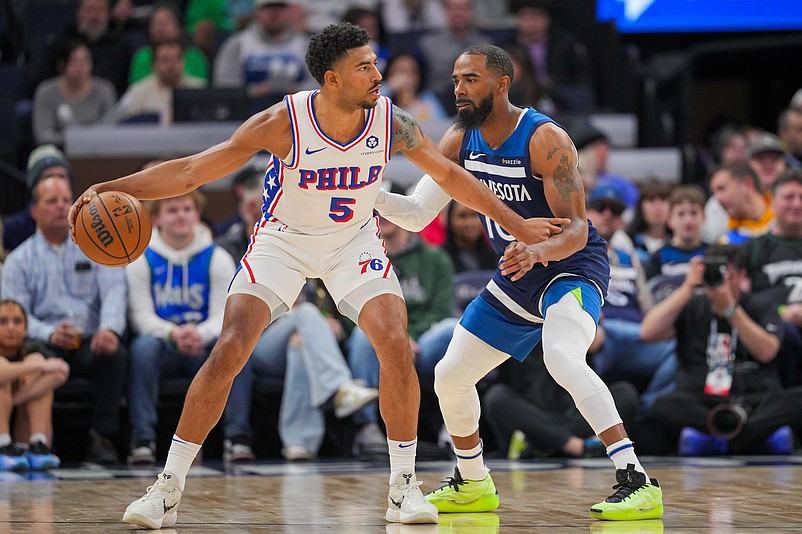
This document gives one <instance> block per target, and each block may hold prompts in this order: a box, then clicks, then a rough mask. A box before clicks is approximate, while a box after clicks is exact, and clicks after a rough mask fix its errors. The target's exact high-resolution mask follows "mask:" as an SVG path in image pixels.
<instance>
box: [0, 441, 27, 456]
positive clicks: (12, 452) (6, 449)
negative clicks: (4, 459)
mask: <svg viewBox="0 0 802 534" xmlns="http://www.w3.org/2000/svg"><path fill="white" fill-rule="evenodd" d="M0 454H5V455H6V456H22V455H23V454H24V453H23V451H22V450H21V449H20V448H19V447H17V446H16V445H14V444H13V443H9V444H8V445H4V446H2V447H0Z"/></svg>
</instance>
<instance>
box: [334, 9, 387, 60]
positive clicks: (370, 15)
mask: <svg viewBox="0 0 802 534" xmlns="http://www.w3.org/2000/svg"><path fill="white" fill-rule="evenodd" d="M325 1H328V0H325ZM343 21H345V22H350V23H351V24H353V25H354V26H359V27H360V28H364V30H365V31H366V32H368V38H369V39H370V40H369V41H368V45H369V46H370V47H371V48H372V49H373V52H374V53H375V54H376V56H377V63H376V68H377V69H379V72H384V71H385V69H386V68H387V60H388V59H390V55H391V53H392V51H391V50H390V48H388V46H387V45H386V44H385V42H384V39H383V38H382V35H381V28H380V21H379V14H378V13H377V12H376V9H375V8H368V7H351V8H349V9H348V10H346V11H345V13H343Z"/></svg>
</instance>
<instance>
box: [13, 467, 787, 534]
mask: <svg viewBox="0 0 802 534" xmlns="http://www.w3.org/2000/svg"><path fill="white" fill-rule="evenodd" d="M642 460H643V463H644V465H645V466H646V467H647V470H648V472H649V475H650V476H652V477H656V478H657V479H658V480H659V482H660V484H661V486H663V492H664V493H663V499H664V503H665V515H664V516H663V518H662V520H652V521H634V522H600V521H595V520H592V519H591V518H590V517H589V516H588V508H589V507H590V505H591V504H594V503H595V502H597V501H599V500H601V499H602V498H604V497H606V496H607V495H609V494H610V493H612V490H611V488H610V487H611V486H612V484H613V469H612V464H611V463H610V462H609V461H608V460H606V459H600V460H577V461H567V462H560V461H550V460H539V461H538V460H535V461H525V462H513V461H500V460H499V461H491V462H489V466H490V468H491V469H492V473H493V479H494V481H495V483H496V486H497V487H498V490H499V494H500V495H501V507H500V508H499V510H497V512H496V513H487V514H441V516H440V524H439V525H394V524H388V523H386V522H385V520H384V517H383V516H384V511H385V508H386V499H387V475H388V471H387V468H385V467H384V466H376V465H371V464H367V463H360V462H319V463H310V464H286V463H256V464H253V465H243V466H236V467H233V468H229V469H224V467H223V466H222V465H221V464H219V463H217V464H215V463H209V464H204V465H202V466H198V467H193V470H192V471H191V473H190V478H189V480H188V484H187V489H186V491H185V492H184V496H183V499H182V502H181V507H180V510H179V514H178V518H179V523H178V525H177V526H176V527H175V528H170V529H163V530H162V532H169V533H206V532H209V533H223V532H225V533H227V534H235V533H236V534H239V533H252V532H276V533H324V532H325V533H334V532H336V533H340V532H341V533H348V534H351V533H354V534H378V533H385V534H435V533H439V534H442V533H448V534H460V533H462V534H495V533H515V534H523V533H562V532H599V533H604V532H607V533H660V532H666V533H679V532H694V533H703V532H705V533H708V532H709V533H716V534H718V533H726V534H729V533H736V532H771V533H777V532H802V517H800V511H802V505H800V503H799V498H800V495H802V457H796V456H789V457H749V458H744V457H738V458H734V457H733V458H716V459H678V458H664V457H659V458H658V457H654V458H650V457H645V458H643V459H642ZM452 470H453V464H451V463H449V462H427V463H422V464H420V466H419V478H420V479H421V480H423V481H424V485H423V487H422V488H423V490H424V491H429V490H431V489H434V488H436V487H438V486H439V485H440V484H439V481H440V479H441V478H444V477H445V476H446V475H447V474H450V472H451V471H452ZM157 472H158V469H146V470H129V469H126V468H124V467H121V468H117V469H106V468H101V467H98V466H83V467H80V468H78V467H76V468H69V469H58V470H55V471H53V472H52V473H45V474H22V475H18V474H15V473H2V478H0V532H4V533H5V532H9V533H25V534H27V533H31V534H34V533H35V534H51V533H60V532H69V533H87V534H94V533H109V532H111V533H115V532H119V533H122V532H134V531H139V532H145V530H142V529H137V528H135V527H132V526H130V525H128V524H125V523H122V522H121V521H120V518H121V517H122V513H123V511H124V510H125V507H126V506H127V505H128V504H129V502H130V501H132V500H134V499H136V498H138V497H140V496H141V495H142V494H143V493H144V490H145V488H146V486H148V485H149V484H151V483H153V481H154V479H155V475H156V473H157Z"/></svg>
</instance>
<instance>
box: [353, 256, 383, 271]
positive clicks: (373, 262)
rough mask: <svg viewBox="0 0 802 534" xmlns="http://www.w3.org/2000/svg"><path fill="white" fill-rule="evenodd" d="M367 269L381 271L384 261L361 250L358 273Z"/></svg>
mask: <svg viewBox="0 0 802 534" xmlns="http://www.w3.org/2000/svg"><path fill="white" fill-rule="evenodd" d="M368 269H370V270H371V271H383V270H384V261H383V260H382V259H381V258H374V257H372V256H371V255H370V252H362V253H361V254H360V255H359V272H360V274H365V273H366V272H368Z"/></svg>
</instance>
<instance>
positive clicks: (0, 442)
mask: <svg viewBox="0 0 802 534" xmlns="http://www.w3.org/2000/svg"><path fill="white" fill-rule="evenodd" d="M6 445H11V434H0V447H5V446H6Z"/></svg>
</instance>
